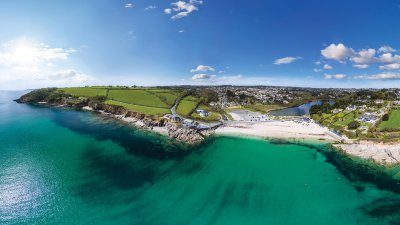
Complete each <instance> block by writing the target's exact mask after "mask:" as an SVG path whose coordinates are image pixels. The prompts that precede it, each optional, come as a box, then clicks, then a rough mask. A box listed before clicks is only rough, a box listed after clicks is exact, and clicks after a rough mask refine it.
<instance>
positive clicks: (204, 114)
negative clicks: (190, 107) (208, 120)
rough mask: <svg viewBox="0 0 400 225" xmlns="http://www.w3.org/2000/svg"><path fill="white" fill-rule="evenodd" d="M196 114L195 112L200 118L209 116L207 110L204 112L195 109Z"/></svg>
mask: <svg viewBox="0 0 400 225" xmlns="http://www.w3.org/2000/svg"><path fill="white" fill-rule="evenodd" d="M196 112H197V113H198V114H199V115H200V116H201V117H207V116H211V113H210V112H208V111H207V110H204V109H196Z"/></svg>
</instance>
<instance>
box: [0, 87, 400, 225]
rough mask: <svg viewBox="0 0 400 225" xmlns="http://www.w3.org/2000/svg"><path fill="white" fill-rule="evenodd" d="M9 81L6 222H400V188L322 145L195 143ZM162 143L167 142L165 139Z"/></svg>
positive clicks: (4, 123) (4, 135)
mask: <svg viewBox="0 0 400 225" xmlns="http://www.w3.org/2000/svg"><path fill="white" fill-rule="evenodd" d="M20 94H21V93H20V92H0V146H1V147H0V162H1V163H0V223H1V224H157V225H158V224H278V225H279V224H282V225H283V224H285V225H287V224H296V225H297V224H299V225H302V224H307V225H309V224H327V225H329V224H346V225H351V224H399V223H400V219H399V216H400V213H399V210H398V209H400V200H399V199H400V198H399V196H398V195H397V194H394V193H391V192H388V191H383V190H379V189H377V188H376V187H375V186H374V185H372V184H366V183H361V182H356V183H354V182H351V181H349V180H348V179H346V177H345V176H344V175H342V174H341V173H340V172H339V171H338V170H337V169H336V168H335V167H334V166H333V165H332V164H330V163H328V162H327V161H326V158H325V156H324V155H323V154H322V153H321V152H318V151H316V150H315V149H314V148H310V147H307V146H301V145H292V144H274V143H271V142H268V141H265V140H257V139H241V138H228V137H220V138H216V139H213V140H210V141H209V142H207V143H205V144H204V145H202V146H199V147H198V148H197V149H196V151H195V152H193V153H191V154H179V153H177V152H176V150H179V149H181V148H184V147H182V146H180V145H177V144H176V143H174V142H173V141H170V140H168V139H166V138H163V137H160V136H158V135H155V134H150V133H146V132H142V131H139V130H134V129H129V128H127V127H126V126H123V125H121V124H119V123H115V122H113V121H110V120H108V119H104V118H101V117H99V116H94V115H93V114H92V113H85V112H77V111H72V110H63V109H50V108H44V107H34V106H29V105H19V104H16V103H14V102H11V101H10V100H11V99H13V98H16V97H17V96H19V95H20ZM164 150H165V151H164Z"/></svg>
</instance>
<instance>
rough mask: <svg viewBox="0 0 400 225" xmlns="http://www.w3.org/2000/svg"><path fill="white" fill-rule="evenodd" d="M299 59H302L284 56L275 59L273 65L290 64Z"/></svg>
mask: <svg viewBox="0 0 400 225" xmlns="http://www.w3.org/2000/svg"><path fill="white" fill-rule="evenodd" d="M299 59H302V57H284V58H280V59H277V60H275V62H274V64H275V65H282V64H290V63H293V62H294V61H296V60H299Z"/></svg>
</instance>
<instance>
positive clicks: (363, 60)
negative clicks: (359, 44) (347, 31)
mask: <svg viewBox="0 0 400 225" xmlns="http://www.w3.org/2000/svg"><path fill="white" fill-rule="evenodd" d="M375 54H376V50H375V49H373V48H369V49H361V50H360V51H359V52H357V53H356V54H355V55H354V56H352V57H351V58H350V60H351V61H353V62H355V63H357V64H371V63H375V62H376V61H377V60H376V58H375Z"/></svg>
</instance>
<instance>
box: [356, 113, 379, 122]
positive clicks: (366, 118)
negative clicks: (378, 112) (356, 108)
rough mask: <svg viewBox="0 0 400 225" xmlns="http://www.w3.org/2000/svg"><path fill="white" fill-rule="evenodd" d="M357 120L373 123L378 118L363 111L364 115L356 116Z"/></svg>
mask: <svg viewBox="0 0 400 225" xmlns="http://www.w3.org/2000/svg"><path fill="white" fill-rule="evenodd" d="M358 120H359V121H361V122H364V123H375V122H376V121H377V120H378V118H377V117H376V116H375V115H372V113H368V112H367V113H365V114H364V115H362V116H360V117H358Z"/></svg>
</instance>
